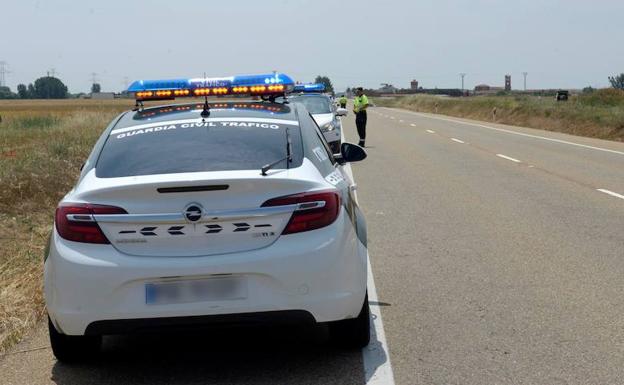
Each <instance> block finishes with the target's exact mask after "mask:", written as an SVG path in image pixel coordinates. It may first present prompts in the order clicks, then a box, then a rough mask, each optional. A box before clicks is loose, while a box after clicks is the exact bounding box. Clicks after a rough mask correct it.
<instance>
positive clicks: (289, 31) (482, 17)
mask: <svg viewBox="0 0 624 385" xmlns="http://www.w3.org/2000/svg"><path fill="white" fill-rule="evenodd" d="M2 13H3V16H2V28H1V30H0V31H1V32H0V33H1V34H2V36H1V37H0V61H2V60H4V61H6V62H8V63H9V65H10V70H11V73H10V74H9V75H8V77H7V84H8V85H9V86H10V87H11V88H12V89H13V90H15V87H16V85H17V84H18V83H28V82H31V81H33V80H34V79H35V78H36V77H38V76H42V75H45V73H46V71H48V70H50V69H52V68H54V69H55V70H56V72H57V73H58V74H59V75H58V77H60V78H61V79H62V80H63V81H64V82H65V83H66V84H67V85H68V86H69V89H70V91H72V92H79V91H87V90H88V89H89V87H90V77H91V73H93V72H95V73H97V78H98V79H99V81H100V82H101V84H102V88H103V90H114V91H118V90H120V89H122V88H123V86H124V78H126V77H127V78H128V79H129V80H133V79H140V78H159V77H185V76H201V75H202V74H203V73H204V72H205V73H206V74H207V75H208V76H222V75H230V74H234V73H254V72H265V71H271V70H278V71H281V72H286V73H288V74H290V75H291V76H293V77H294V78H296V79H297V80H301V81H310V80H313V78H314V77H315V76H316V75H318V74H324V75H327V76H329V77H330V78H331V79H332V80H333V82H334V84H335V85H336V87H337V88H338V89H344V88H345V87H347V86H351V85H363V86H366V87H375V88H376V87H378V86H379V84H380V83H391V84H394V85H395V86H398V87H408V86H409V81H410V80H411V79H417V80H419V81H420V83H421V85H422V86H424V87H426V88H433V87H436V86H437V87H439V88H443V87H459V86H460V85H461V82H460V77H459V73H460V72H465V73H467V75H466V87H467V88H472V87H474V85H476V84H479V83H487V84H491V85H502V83H503V79H504V75H505V74H506V73H509V74H511V75H512V79H513V86H514V88H521V87H522V72H524V71H526V72H528V73H529V75H528V87H529V88H557V87H561V88H581V87H584V86H587V85H592V86H595V87H603V86H607V85H608V80H607V76H609V75H613V74H616V73H621V72H624V48H622V47H624V23H623V22H622V15H623V14H624V1H622V0H595V1H580V0H567V1H564V0H525V1H515V0H418V1H408V0H403V1H383V2H380V1H366V0H360V1H338V0H332V1H325V0H316V1H296V0H292V1H278V0H275V1H271V0H265V1H247V0H235V1H226V2H215V1H191V0H178V1H161V0H154V1H149V2H148V1H133V0H125V1H122V0H106V1H102V0H100V1H91V0H83V1H68V0H47V1H44V0H39V1H33V0H8V2H7V0H3V7H2Z"/></svg>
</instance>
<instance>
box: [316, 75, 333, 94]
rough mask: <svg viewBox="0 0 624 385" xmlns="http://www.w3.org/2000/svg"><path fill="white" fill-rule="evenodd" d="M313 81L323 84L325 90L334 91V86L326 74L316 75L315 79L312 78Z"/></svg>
mask: <svg viewBox="0 0 624 385" xmlns="http://www.w3.org/2000/svg"><path fill="white" fill-rule="evenodd" d="M314 83H323V84H325V91H327V92H329V93H334V86H333V85H332V82H331V80H329V78H328V77H327V76H321V75H319V76H317V77H316V79H314Z"/></svg>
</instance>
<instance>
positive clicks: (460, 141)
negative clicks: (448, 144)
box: [451, 138, 465, 143]
mask: <svg viewBox="0 0 624 385" xmlns="http://www.w3.org/2000/svg"><path fill="white" fill-rule="evenodd" d="M451 140H452V141H453V142H457V143H465V142H464V141H463V140H459V139H455V138H451Z"/></svg>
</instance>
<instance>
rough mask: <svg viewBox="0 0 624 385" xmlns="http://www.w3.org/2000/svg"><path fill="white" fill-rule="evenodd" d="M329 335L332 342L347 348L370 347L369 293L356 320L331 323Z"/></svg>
mask: <svg viewBox="0 0 624 385" xmlns="http://www.w3.org/2000/svg"><path fill="white" fill-rule="evenodd" d="M329 333H330V337H331V340H332V342H334V343H335V344H336V345H339V346H342V347H345V348H349V349H361V348H363V347H365V346H367V345H368V343H369V342H370V311H369V308H368V293H367V294H366V296H365V297H364V304H363V305H362V310H360V314H358V316H357V317H356V318H351V319H346V320H342V321H335V322H330V323H329Z"/></svg>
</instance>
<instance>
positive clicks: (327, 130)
mask: <svg viewBox="0 0 624 385" xmlns="http://www.w3.org/2000/svg"><path fill="white" fill-rule="evenodd" d="M324 92H325V85H324V84H322V83H315V84H297V85H295V87H294V92H293V93H292V94H291V96H289V100H292V101H296V102H300V103H303V104H304V105H305V106H306V108H307V110H308V111H309V112H310V113H311V114H312V117H313V118H314V121H316V124H318V126H319V127H320V128H321V131H322V132H323V136H325V139H326V140H327V143H329V147H330V148H331V150H332V152H334V153H339V152H340V144H341V143H342V142H343V141H344V134H343V132H342V121H341V119H340V118H341V117H342V116H346V115H347V110H346V109H344V108H337V107H336V104H335V103H334V100H333V98H332V97H331V96H330V95H328V94H326V93H324Z"/></svg>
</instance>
